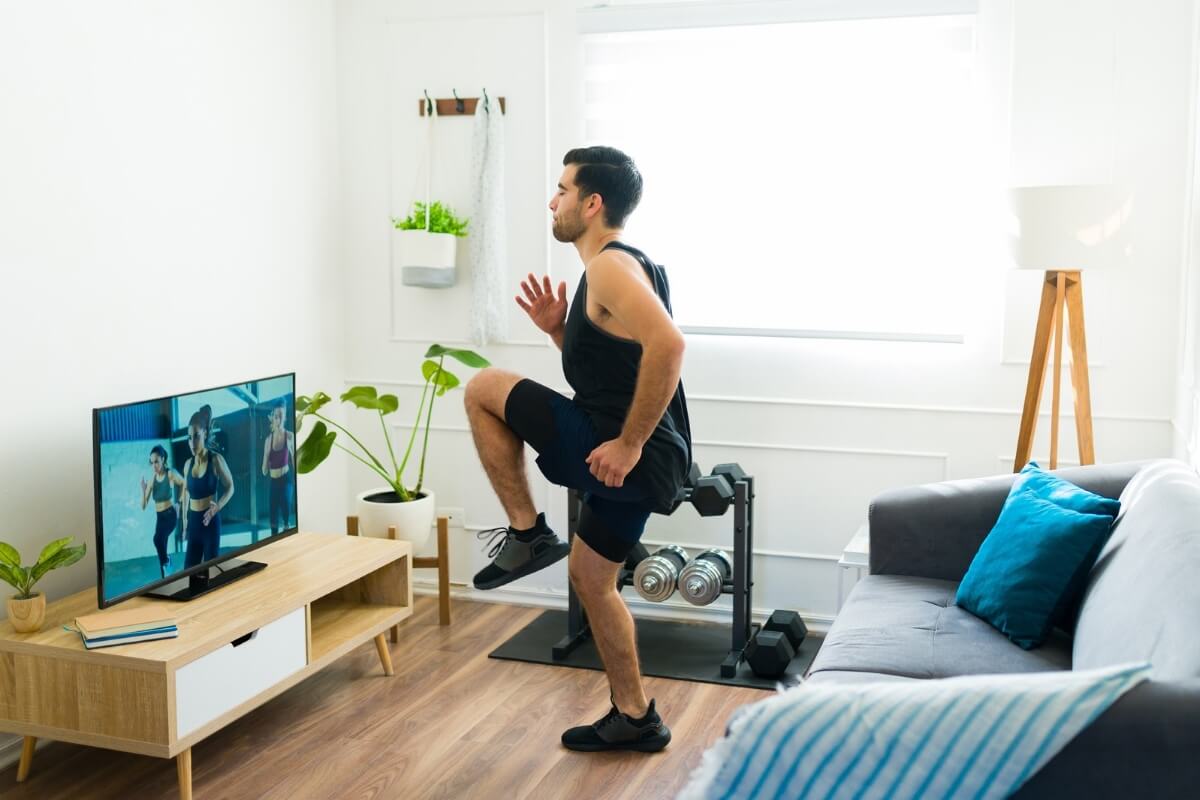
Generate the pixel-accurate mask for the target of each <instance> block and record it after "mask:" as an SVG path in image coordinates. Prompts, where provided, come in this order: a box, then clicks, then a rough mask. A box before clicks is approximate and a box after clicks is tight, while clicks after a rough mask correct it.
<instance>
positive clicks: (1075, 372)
mask: <svg viewBox="0 0 1200 800" xmlns="http://www.w3.org/2000/svg"><path fill="white" fill-rule="evenodd" d="M1009 199H1010V208H1011V210H1012V216H1013V230H1012V231H1011V235H1010V244H1011V249H1012V255H1013V259H1014V261H1015V262H1016V264H1017V266H1018V267H1019V268H1021V269H1037V270H1042V271H1043V272H1044V278H1043V280H1042V284H1041V286H1042V291H1041V298H1042V299H1041V306H1040V307H1039V309H1038V319H1037V327H1036V329H1035V330H1034V335H1033V354H1032V356H1031V357H1030V360H1029V381H1028V383H1027V385H1026V388H1025V405H1024V408H1023V409H1022V411H1021V428H1020V432H1019V433H1018V435H1017V454H1016V458H1015V459H1014V461H1013V471H1014V472H1019V471H1020V470H1021V469H1022V468H1023V467H1024V466H1025V465H1026V464H1027V463H1029V457H1030V455H1031V452H1032V449H1033V435H1034V432H1035V431H1036V429H1037V420H1038V414H1039V408H1040V406H1041V401H1042V387H1043V385H1044V384H1045V381H1046V366H1047V362H1048V361H1049V358H1050V350H1051V345H1053V349H1054V372H1053V377H1052V389H1051V391H1052V400H1051V405H1050V469H1057V467H1058V418H1059V406H1060V394H1061V385H1062V381H1061V376H1062V344H1063V325H1064V317H1065V318H1066V320H1067V333H1068V336H1069V337H1070V345H1071V386H1072V388H1073V389H1074V393H1075V433H1076V437H1077V440H1078V445H1079V463H1080V464H1093V463H1095V461H1096V457H1095V446H1094V443H1093V440H1092V399H1091V390H1090V388H1089V384H1088V364H1087V337H1086V335H1085V333H1084V324H1083V275H1082V272H1083V271H1084V270H1085V269H1096V268H1100V267H1111V266H1115V265H1116V264H1117V263H1118V262H1119V261H1120V260H1122V259H1123V258H1124V257H1125V255H1126V252H1127V244H1126V239H1127V232H1128V222H1129V214H1130V210H1131V208H1132V202H1131V200H1130V197H1129V195H1128V193H1127V192H1124V191H1122V190H1121V189H1120V188H1118V187H1116V186H1111V185H1106V186H1026V187H1020V188H1015V189H1013V190H1011V192H1010V195H1009Z"/></svg>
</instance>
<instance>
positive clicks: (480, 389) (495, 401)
mask: <svg viewBox="0 0 1200 800" xmlns="http://www.w3.org/2000/svg"><path fill="white" fill-rule="evenodd" d="M520 379H521V378H520V376H519V375H516V374H514V373H511V372H508V371H506V370H502V369H497V368H496V367H484V368H483V369H481V370H479V371H478V372H476V373H475V375H474V376H472V378H471V380H469V381H467V385H466V388H465V391H464V396H463V404H464V405H465V406H466V408H467V411H468V412H470V411H472V410H479V409H483V410H486V411H490V412H491V413H493V414H495V415H496V416H500V417H502V416H503V415H504V403H505V400H507V399H508V393H509V392H510V391H512V387H513V386H514V385H515V384H516V383H517V381H519V380H520Z"/></svg>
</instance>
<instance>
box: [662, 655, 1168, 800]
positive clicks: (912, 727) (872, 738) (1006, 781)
mask: <svg viewBox="0 0 1200 800" xmlns="http://www.w3.org/2000/svg"><path fill="white" fill-rule="evenodd" d="M1149 672H1150V667H1149V666H1148V665H1144V664H1137V665H1122V666H1117V667H1108V668H1105V669H1098V670H1089V671H1080V672H1073V671H1070V670H1065V671H1062V672H1039V673H1028V674H1014V675H972V676H965V677H959V678H946V679H943V680H912V681H887V682H878V683H859V684H848V685H841V686H839V685H837V684H820V683H818V684H812V685H805V686H800V687H797V688H795V689H791V690H789V691H786V692H783V693H781V694H778V695H776V696H775V697H772V698H770V699H768V700H764V701H762V702H759V703H755V704H754V705H752V706H747V707H745V709H743V711H742V712H741V713H739V714H738V715H737V716H736V717H735V719H734V721H733V723H732V725H731V726H730V731H729V735H728V736H726V737H725V738H724V739H722V740H720V741H719V742H717V743H716V744H715V745H714V746H713V747H712V748H710V749H709V750H708V752H706V753H705V754H704V761H703V763H702V764H701V766H700V768H699V770H697V772H696V774H695V775H693V777H692V780H691V781H690V782H689V783H688V785H687V786H686V787H685V788H684V790H683V792H682V793H681V794H680V796H679V800H702V799H703V800H710V799H711V798H756V800H757V798H771V797H773V798H793V797H794V798H826V797H827V798H855V799H856V800H857V799H858V798H863V800H867V799H868V798H910V797H911V798H978V799H979V800H983V799H984V798H1001V797H1006V796H1008V795H1010V794H1012V793H1013V792H1015V791H1016V790H1017V789H1018V788H1020V786H1021V784H1022V783H1024V782H1025V781H1026V780H1027V779H1028V778H1029V777H1030V776H1031V775H1033V774H1034V773H1036V772H1037V771H1038V769H1040V768H1041V767H1042V765H1044V764H1045V763H1046V762H1047V761H1049V760H1050V759H1051V758H1053V757H1054V755H1055V753H1057V752H1058V751H1059V750H1060V749H1061V748H1062V747H1063V746H1064V745H1066V744H1067V742H1069V741H1071V739H1073V738H1074V737H1075V736H1076V735H1077V734H1078V733H1079V732H1080V731H1082V730H1083V729H1084V728H1085V727H1087V726H1088V724H1089V723H1090V722H1091V721H1092V720H1093V719H1095V718H1096V717H1097V716H1099V715H1100V714H1101V713H1102V712H1103V711H1104V710H1105V709H1106V708H1108V707H1109V706H1110V705H1111V704H1112V703H1113V702H1114V701H1115V700H1116V699H1117V698H1119V697H1120V696H1121V695H1122V694H1124V693H1125V692H1126V691H1128V690H1129V689H1131V688H1133V687H1134V686H1136V685H1137V684H1139V683H1141V682H1142V681H1143V680H1146V678H1147V676H1148V674H1149Z"/></svg>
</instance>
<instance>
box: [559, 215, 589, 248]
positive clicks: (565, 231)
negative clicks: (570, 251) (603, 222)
mask: <svg viewBox="0 0 1200 800" xmlns="http://www.w3.org/2000/svg"><path fill="white" fill-rule="evenodd" d="M586 230H587V225H585V224H584V223H583V215H582V214H576V215H574V216H572V217H559V218H558V219H556V220H554V224H553V225H551V232H552V233H553V234H554V238H555V239H557V240H558V241H560V242H564V243H566V244H570V243H571V242H574V241H576V240H577V239H578V238H579V237H580V236H583V233H584V231H586Z"/></svg>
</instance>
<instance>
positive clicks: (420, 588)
mask: <svg viewBox="0 0 1200 800" xmlns="http://www.w3.org/2000/svg"><path fill="white" fill-rule="evenodd" d="M413 593H414V594H420V595H436V594H437V582H436V581H429V580H414V581H413ZM450 596H451V597H457V598H461V599H463V600H470V601H472V602H476V603H500V604H503V605H513V606H528V607H532V608H557V609H560V610H564V611H565V610H566V608H567V593H566V592H564V591H562V590H559V589H518V588H513V587H509V586H502V587H500V588H499V589H490V590H488V591H486V592H482V591H479V590H478V589H475V588H474V587H471V586H462V585H454V584H452V585H451V586H450ZM624 597H625V602H626V604H627V605H628V606H629V609H630V611H632V612H633V613H634V614H635V615H636V616H639V617H646V618H647V619H673V620H679V621H680V622H718V623H728V622H729V615H730V611H729V609H728V608H722V607H720V606H693V605H690V604H688V603H681V602H673V603H672V602H665V603H651V602H650V601H649V600H643V599H642V598H641V597H639V596H637V595H633V596H632V597H630V596H629V595H624ZM773 610H774V609H762V608H755V609H752V610H751V612H750V616H751V619H752V620H753V621H754V622H763V621H765V620H766V619H767V617H769V616H771V612H772V611H773ZM796 610H797V611H799V612H800V616H801V617H803V619H804V624H805V625H806V626H807V627H808V629H809V630H810V631H812V632H813V633H820V634H822V635H824V634H825V633H827V632H828V631H829V625H830V624H831V623H832V622H833V617H831V616H829V615H828V614H815V613H812V612H809V611H804V610H803V609H796Z"/></svg>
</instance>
